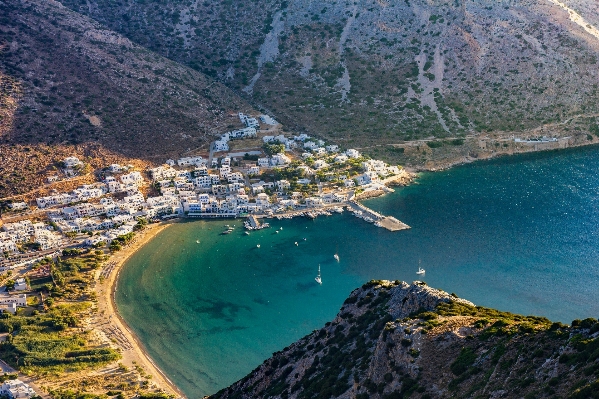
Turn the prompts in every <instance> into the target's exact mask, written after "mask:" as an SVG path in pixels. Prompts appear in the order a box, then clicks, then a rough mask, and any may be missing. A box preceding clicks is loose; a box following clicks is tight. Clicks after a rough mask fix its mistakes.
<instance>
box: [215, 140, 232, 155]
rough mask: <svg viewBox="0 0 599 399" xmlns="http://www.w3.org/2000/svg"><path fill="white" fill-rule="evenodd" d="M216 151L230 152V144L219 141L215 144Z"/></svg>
mask: <svg viewBox="0 0 599 399" xmlns="http://www.w3.org/2000/svg"><path fill="white" fill-rule="evenodd" d="M214 151H216V152H221V151H229V144H228V143H227V142H226V141H224V140H222V139H221V140H217V141H215V142H214Z"/></svg>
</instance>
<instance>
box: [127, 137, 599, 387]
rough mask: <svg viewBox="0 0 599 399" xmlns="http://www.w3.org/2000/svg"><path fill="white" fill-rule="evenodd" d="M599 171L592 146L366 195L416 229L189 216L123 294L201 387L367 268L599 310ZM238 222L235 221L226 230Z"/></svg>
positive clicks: (559, 315)
mask: <svg viewBox="0 0 599 399" xmlns="http://www.w3.org/2000/svg"><path fill="white" fill-rule="evenodd" d="M598 170H599V152H598V148H597V147H588V148H584V149H578V150H576V151H570V150H568V151H560V152H553V153H541V154H533V155H523V156H516V157H509V158H501V159H497V160H492V161H487V162H480V163H475V164H471V165H466V166H462V167H458V168H454V169H451V170H449V171H444V172H439V173H434V174H424V175H422V176H421V178H420V179H419V180H418V184H415V185H412V186H410V187H407V188H403V189H398V190H397V191H396V192H395V193H394V194H392V195H388V196H385V197H382V198H377V199H373V200H370V201H367V202H366V204H367V205H368V206H370V207H372V208H373V209H376V210H378V211H380V212H382V213H384V214H389V215H393V216H395V217H397V218H398V219H400V220H402V221H404V222H406V223H408V224H409V225H410V226H412V229H411V230H408V231H404V232H396V233H391V232H388V231H385V230H383V229H379V228H376V227H374V226H372V225H369V224H367V223H365V222H364V221H362V220H359V219H356V218H355V217H353V216H349V214H344V215H335V216H331V217H327V218H324V217H321V218H318V219H317V220H315V221H309V220H306V219H295V220H292V221H276V220H275V221H273V222H272V223H271V225H272V226H273V227H272V228H271V229H266V230H262V231H260V232H252V233H251V235H249V236H246V235H244V234H243V232H242V230H241V228H240V227H241V225H242V222H241V221H240V220H237V221H194V222H185V223H179V224H176V225H174V226H172V227H169V228H168V229H167V230H165V231H164V232H162V233H161V234H159V235H158V236H157V237H156V238H155V239H154V240H153V241H152V242H151V243H150V244H149V245H147V246H146V247H144V248H142V249H141V250H140V251H138V252H137V253H136V254H135V255H134V256H133V257H132V259H131V260H130V261H129V262H128V263H127V266H126V267H125V269H124V270H123V271H122V272H121V276H120V280H119V287H118V291H117V297H116V298H117V304H118V307H119V310H120V312H121V313H122V315H123V317H124V318H125V320H127V322H128V323H129V324H130V326H131V327H132V328H133V330H134V331H135V332H136V333H137V334H138V335H139V337H140V339H141V341H142V342H144V344H145V345H146V349H147V350H148V351H149V353H150V354H151V356H152V357H153V358H154V359H155V361H156V363H157V364H158V365H159V366H160V367H161V368H162V369H163V370H164V371H165V372H166V373H167V375H169V377H171V378H172V380H173V381H174V382H175V383H176V384H177V385H178V386H179V387H180V388H181V389H182V390H183V391H184V392H185V393H186V394H187V395H188V396H189V397H198V396H201V395H204V394H210V393H214V392H216V391H217V390H218V389H220V388H222V387H224V386H227V385H229V384H230V383H232V382H234V381H236V380H237V379H239V378H241V377H243V376H244V375H245V374H247V373H248V372H249V371H251V370H252V369H253V368H254V367H256V366H257V365H259V364H260V363H261V362H262V361H263V360H264V359H266V358H268V357H269V356H270V355H271V353H272V352H274V351H277V350H280V349H282V348H283V347H285V346H286V345H289V344H290V343H292V342H294V341H295V340H297V339H298V338H300V337H302V336H304V335H306V334H307V333H309V332H310V331H312V330H313V329H316V328H320V327H321V326H322V325H324V323H326V322H327V321H329V320H331V319H332V318H333V317H334V316H335V314H336V313H337V311H338V309H339V307H340V306H341V304H342V302H343V300H344V299H345V298H346V297H347V295H348V294H349V293H350V292H351V290H352V289H354V288H356V287H358V286H359V285H361V284H362V283H364V282H366V281H367V280H370V279H400V280H406V281H413V280H416V279H417V278H418V276H417V275H416V274H415V271H416V270H417V268H418V262H419V261H421V263H422V266H423V268H425V269H426V275H425V276H424V277H423V278H422V279H423V280H425V281H426V282H427V283H428V284H429V285H431V286H434V287H438V288H442V289H444V290H446V291H448V292H454V293H456V294H457V295H458V296H460V297H464V298H467V299H469V300H471V301H473V302H475V303H476V304H478V305H482V306H489V307H495V308H499V309H501V310H507V311H512V312H517V313H524V314H535V315H542V316H547V317H549V318H551V319H553V320H560V321H564V322H569V321H571V320H572V319H574V318H584V317H591V316H594V317H597V316H599V288H598V287H599V286H598V283H599V254H598V248H599V237H598V235H597V230H598V229H599V208H598V204H599V203H598V201H599V175H598V173H597V171H598ZM229 223H230V224H235V225H236V226H237V228H236V230H235V232H234V233H232V234H230V235H226V236H223V235H219V233H220V232H221V231H222V230H223V226H224V224H229ZM281 227H283V230H280V228H281ZM277 230H278V231H279V233H275V231H277ZM196 240H199V241H200V243H199V244H197V243H196ZM295 242H297V243H298V245H297V246H296V245H295V244H294V243H295ZM257 244H260V248H257V246H256V245H257ZM335 252H338V253H339V255H340V257H341V262H340V263H337V262H336V261H335V260H334V258H333V254H335ZM318 264H320V265H321V268H322V276H323V277H322V279H323V285H322V286H319V285H317V284H316V283H315V281H314V277H315V275H316V272H317V268H318Z"/></svg>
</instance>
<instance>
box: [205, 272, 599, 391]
mask: <svg viewBox="0 0 599 399" xmlns="http://www.w3.org/2000/svg"><path fill="white" fill-rule="evenodd" d="M598 335H599V323H598V322H597V320H595V319H585V320H582V321H580V320H575V321H573V322H572V326H566V325H564V324H561V323H551V322H550V321H549V320H547V319H545V318H542V317H534V316H519V315H515V314H511V313H506V312H500V311H497V310H493V309H487V308H482V307H477V306H475V305H473V304H472V303H470V302H468V301H466V300H463V299H459V298H457V297H455V296H454V295H453V294H451V295H450V294H447V293H445V292H443V291H439V290H436V289H433V288H430V287H428V286H426V284H425V283H421V282H415V283H414V284H412V285H409V284H406V283H404V282H399V281H395V282H389V281H371V282H370V283H368V284H365V285H364V286H362V287H361V288H359V289H357V290H355V291H354V292H352V294H351V295H350V297H349V298H348V299H347V300H346V301H345V303H344V304H343V306H342V308H341V310H340V311H339V314H338V315H337V317H336V318H335V319H334V320H333V321H332V322H330V323H327V324H326V326H325V327H324V328H322V329H320V330H316V331H314V332H313V333H312V334H310V335H308V336H306V337H304V338H302V339H301V340H299V341H298V342H296V343H294V344H292V345H290V346H289V347H287V348H285V349H283V350H282V351H280V352H276V353H274V354H273V357H272V358H270V359H268V360H266V361H265V362H264V363H263V364H262V365H261V366H259V367H258V368H256V369H255V370H254V371H252V372H251V373H250V374H249V375H248V376H246V377H245V378H243V379H242V380H240V381H238V382H237V383H235V384H233V385H232V386H230V387H229V388H226V389H223V390H222V391H220V392H218V393H217V394H215V395H213V396H211V398H214V399H225V398H248V399H249V398H327V399H328V398H356V399H366V398H374V399H377V398H383V399H395V398H407V397H410V398H449V397H455V398H500V397H501V398H523V397H524V398H549V397H553V398H558V397H559V398H580V399H582V398H597V397H599V393H598V392H599V380H598V379H597V378H598V377H599V365H598V363H597V360H598V359H599V337H598Z"/></svg>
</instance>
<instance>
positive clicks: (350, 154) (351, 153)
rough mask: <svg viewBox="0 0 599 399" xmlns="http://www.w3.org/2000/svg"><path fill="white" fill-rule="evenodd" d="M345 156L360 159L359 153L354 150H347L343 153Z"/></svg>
mask: <svg viewBox="0 0 599 399" xmlns="http://www.w3.org/2000/svg"><path fill="white" fill-rule="evenodd" d="M345 155H347V156H348V157H350V158H360V153H359V152H358V150H354V149H349V150H347V151H345Z"/></svg>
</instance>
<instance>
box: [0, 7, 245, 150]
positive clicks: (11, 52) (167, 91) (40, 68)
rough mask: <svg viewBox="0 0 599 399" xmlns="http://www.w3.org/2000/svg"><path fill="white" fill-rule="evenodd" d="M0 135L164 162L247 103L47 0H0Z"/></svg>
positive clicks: (207, 137) (198, 143)
mask: <svg viewBox="0 0 599 399" xmlns="http://www.w3.org/2000/svg"><path fill="white" fill-rule="evenodd" d="M0 90H1V93H0V106H1V110H0V116H1V118H0V140H1V142H0V144H4V145H10V144H24V145H36V144H38V143H44V144H49V145H59V144H61V145H76V144H83V143H99V144H100V145H102V146H103V147H105V148H107V149H108V150H109V151H112V152H116V153H119V154H121V155H122V156H125V157H130V158H143V159H146V160H151V161H155V162H164V160H165V159H167V158H169V157H171V156H177V155H181V154H183V153H185V152H187V151H189V150H193V149H196V148H198V147H203V148H204V149H205V148H207V144H208V142H210V141H211V140H212V139H213V137H214V135H215V134H218V133H222V132H224V131H226V129H227V126H229V125H234V126H237V125H239V122H238V119H237V118H234V117H231V116H230V115H229V114H230V113H233V112H234V113H236V112H239V111H246V112H248V111H252V107H251V106H249V105H248V104H247V103H246V102H245V101H243V100H242V99H240V98H239V96H237V95H236V94H234V93H233V92H232V91H231V90H229V89H227V88H226V87H224V86H223V85H222V84H220V83H218V82H215V81H213V80H212V79H210V78H208V77H206V76H205V75H203V74H202V73H200V72H197V71H195V70H193V69H191V68H189V67H185V66H183V65H180V64H177V63H176V62H173V61H171V60H168V59H166V58H164V57H161V56H160V55H158V54H156V53H153V52H151V51H149V50H147V49H145V48H143V47H141V46H139V45H137V44H134V43H133V42H132V41H131V40H129V39H128V38H126V37H124V36H122V35H120V34H118V33H116V32H114V31H111V30H109V29H107V28H106V27H105V26H102V25H101V24H99V23H98V22H96V21H94V20H92V19H90V18H89V17H86V16H83V15H81V14H78V13H75V12H73V11H71V10H70V9H68V8H66V7H64V6H63V5H62V4H61V3H59V2H55V1H40V0H25V1H17V0H3V1H2V2H0Z"/></svg>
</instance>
